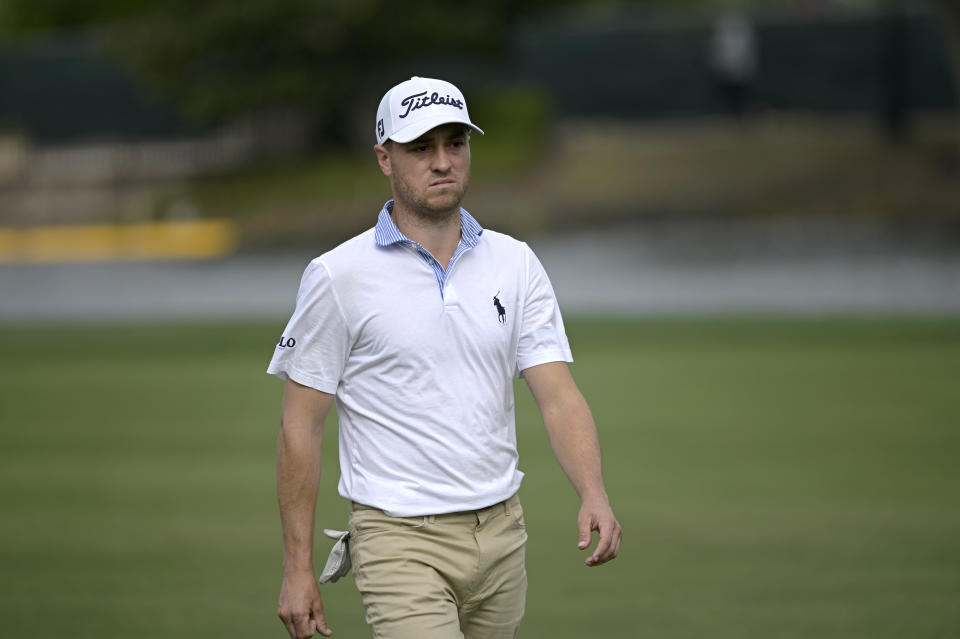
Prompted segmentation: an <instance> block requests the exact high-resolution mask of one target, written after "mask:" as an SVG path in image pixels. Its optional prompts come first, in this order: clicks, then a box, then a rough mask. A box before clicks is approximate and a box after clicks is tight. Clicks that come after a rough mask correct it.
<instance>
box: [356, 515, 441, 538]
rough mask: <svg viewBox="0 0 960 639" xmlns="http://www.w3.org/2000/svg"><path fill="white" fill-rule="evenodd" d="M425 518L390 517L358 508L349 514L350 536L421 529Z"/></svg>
mask: <svg viewBox="0 0 960 639" xmlns="http://www.w3.org/2000/svg"><path fill="white" fill-rule="evenodd" d="M426 521H427V518H426V517H391V516H390V515H388V514H386V513H385V512H383V511H382V510H378V509H376V508H360V509H358V510H354V511H353V512H351V513H350V534H351V535H353V536H355V537H363V536H365V535H369V534H371V533H375V532H386V531H403V530H411V529H416V528H422V527H423V526H424V524H426Z"/></svg>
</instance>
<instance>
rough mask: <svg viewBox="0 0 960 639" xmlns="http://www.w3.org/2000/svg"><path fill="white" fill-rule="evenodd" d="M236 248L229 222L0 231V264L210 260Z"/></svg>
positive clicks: (108, 225)
mask: <svg viewBox="0 0 960 639" xmlns="http://www.w3.org/2000/svg"><path fill="white" fill-rule="evenodd" d="M236 247H237V229H236V225H235V224H234V223H233V222H232V221H230V220H195V221H177V222H152V223H145V224H95V225H85V226H44V227H38V228H32V229H11V228H0V263H7V264H11V263H43V262H99V261H114V260H117V261H131V260H186V259H212V258H217V257H223V256H224V255H228V254H230V253H232V252H233V251H234V250H235V249H236Z"/></svg>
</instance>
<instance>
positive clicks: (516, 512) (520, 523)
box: [508, 501, 527, 530]
mask: <svg viewBox="0 0 960 639" xmlns="http://www.w3.org/2000/svg"><path fill="white" fill-rule="evenodd" d="M508 509H509V511H510V518H511V519H513V523H514V524H516V525H517V527H518V528H520V529H522V530H526V528H527V521H526V519H524V518H523V506H521V505H520V502H519V501H514V502H513V503H511V504H509V506H508Z"/></svg>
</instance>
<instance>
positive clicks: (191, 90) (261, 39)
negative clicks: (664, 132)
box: [0, 0, 562, 141]
mask: <svg viewBox="0 0 960 639" xmlns="http://www.w3.org/2000/svg"><path fill="white" fill-rule="evenodd" d="M0 2H2V4H0V34H2V33H6V34H8V35H10V34H32V33H36V32H38V31H44V30H65V29H66V30H82V31H85V32H89V33H91V34H93V35H94V36H95V37H96V39H97V40H98V41H99V42H100V43H102V44H103V46H104V47H105V48H106V49H107V50H108V51H109V52H111V53H113V54H115V56H116V57H117V58H119V59H120V60H121V61H123V63H124V64H126V65H127V66H128V67H129V68H130V69H131V70H132V71H133V72H134V73H135V74H136V75H137V76H139V77H140V78H142V79H143V80H144V81H145V83H146V84H147V85H148V86H150V87H152V88H154V89H155V90H157V91H158V92H160V93H162V94H164V95H166V96H168V97H169V98H171V99H172V100H173V101H174V102H175V103H176V104H177V105H179V107H180V109H181V110H182V112H183V113H184V114H185V115H186V116H187V117H189V118H190V119H191V120H193V121H196V122H202V123H214V122H217V121H221V120H223V119H224V118H227V117H230V116H237V115H244V114H252V113H258V112H269V111H271V110H278V109H280V110H282V109H296V110H298V111H301V112H303V113H305V114H307V115H308V116H309V117H310V118H311V119H312V120H313V121H314V122H317V123H322V130H321V134H322V135H323V137H324V138H325V139H334V140H335V139H337V138H338V137H340V138H341V141H343V140H342V137H343V135H344V131H345V129H346V128H347V126H346V125H347V123H348V122H349V120H350V118H351V117H352V113H353V112H354V111H355V107H354V106H353V104H352V99H355V98H356V96H357V95H358V94H362V91H363V89H364V85H365V84H366V83H369V82H370V81H371V80H372V78H371V74H375V73H378V72H379V73H383V72H385V71H386V70H387V69H389V67H390V66H391V65H393V64H398V63H401V62H404V61H407V60H424V59H425V60H458V61H464V60H472V59H485V58H490V57H493V56H495V55H497V54H498V52H500V51H503V50H505V44H506V42H507V37H508V33H509V30H508V27H509V25H510V24H511V23H512V22H513V21H514V20H515V19H516V18H517V17H519V16H520V15H522V14H524V13H525V12H529V11H533V10H537V9H540V8H542V7H544V6H548V5H551V4H552V5H556V4H562V2H557V1H554V2H550V0H519V1H518V0H490V1H472V2H463V3H459V4H458V5H457V6H456V7H451V6H450V5H449V3H445V2H441V1H440V0H420V1H418V2H411V3H399V2H393V1H391V0H325V1H322V2H318V1H316V0H89V1H87V2H82V3H79V2H76V1H75V0H0ZM391 79H392V78H391ZM380 84H382V82H379V83H377V87H380Z"/></svg>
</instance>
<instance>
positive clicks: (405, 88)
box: [376, 76, 483, 144]
mask: <svg viewBox="0 0 960 639" xmlns="http://www.w3.org/2000/svg"><path fill="white" fill-rule="evenodd" d="M448 122H461V123H463V124H466V125H467V126H468V127H470V128H471V129H473V130H474V131H476V132H477V133H479V134H480V135H483V131H482V130H481V129H480V127H478V126H477V125H475V124H474V123H473V122H471V121H470V116H469V115H468V114H467V101H466V100H464V99H463V94H462V93H460V89H458V88H457V87H455V86H453V85H452V84H450V83H449V82H444V81H443V80H435V79H433V78H420V77H417V76H414V77H412V78H410V79H409V80H407V81H406V82H401V83H400V84H398V85H397V86H395V87H393V88H392V89H390V90H389V91H387V93H386V95H384V96H383V99H382V100H380V107H379V108H378V109H377V129H376V136H377V144H383V143H384V141H386V140H387V139H388V138H389V139H391V140H394V141H396V142H410V141H412V140H416V139H417V138H418V137H420V136H421V135H423V134H424V133H426V132H427V131H429V130H430V129H432V128H434V127H437V126H440V125H441V124H447V123H448Z"/></svg>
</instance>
